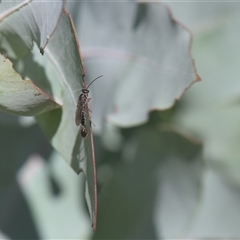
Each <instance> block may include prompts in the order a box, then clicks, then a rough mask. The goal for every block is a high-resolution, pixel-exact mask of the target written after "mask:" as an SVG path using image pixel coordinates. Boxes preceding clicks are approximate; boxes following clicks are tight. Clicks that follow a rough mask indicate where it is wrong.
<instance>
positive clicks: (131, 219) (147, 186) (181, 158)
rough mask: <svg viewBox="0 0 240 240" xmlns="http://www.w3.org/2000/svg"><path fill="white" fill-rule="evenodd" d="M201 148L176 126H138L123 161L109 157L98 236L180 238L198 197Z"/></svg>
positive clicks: (201, 173)
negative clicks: (109, 179)
mask: <svg viewBox="0 0 240 240" xmlns="http://www.w3.org/2000/svg"><path fill="white" fill-rule="evenodd" d="M201 152H202V146H201V143H200V142H199V141H198V140H196V139H194V138H192V137H189V136H187V135H183V134H182V133H181V132H179V131H178V130H176V129H175V128H172V127H169V126H167V127H166V126H161V127H159V128H151V127H145V128H144V127H142V128H141V129H138V131H136V134H133V135H131V137H130V138H129V139H128V140H127V141H126V140H125V144H124V147H123V151H122V157H121V161H117V162H116V161H114V159H109V162H110V163H111V164H109V167H108V174H109V172H112V173H111V174H110V175H111V176H112V177H111V181H109V182H108V183H107V184H105V185H103V186H102V194H100V196H99V221H98V228H97V231H96V233H95V235H94V239H161V238H162V237H163V236H164V237H166V238H173V237H176V234H178V233H179V232H180V231H182V230H183V229H184V227H185V226H186V224H187V221H188V219H189V217H191V214H192V213H193V211H194V210H195V208H196V206H197V204H198V201H199V197H200V193H201V180H202V175H203V162H202V159H201ZM105 169H106V168H105ZM105 171H106V170H105ZM106 175H107V172H106Z"/></svg>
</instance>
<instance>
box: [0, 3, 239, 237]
mask: <svg viewBox="0 0 240 240" xmlns="http://www.w3.org/2000/svg"><path fill="white" fill-rule="evenodd" d="M101 4H102V3H101ZM106 4H107V3H105V5H104V6H105V10H101V9H100V7H95V9H94V8H93V9H94V11H93V12H92V13H91V14H90V16H91V18H90V20H89V22H90V23H89V24H90V25H88V24H87V23H88V22H87V21H85V20H86V17H88V16H89V15H88V14H89V12H88V11H90V10H89V9H86V8H85V7H86V6H83V4H82V3H80V2H72V3H69V4H68V5H67V7H68V9H69V11H70V13H71V14H72V16H73V19H74V23H75V25H76V29H77V32H78V37H79V40H80V47H81V49H82V52H83V59H84V63H85V65H86V72H87V76H88V78H89V79H93V78H94V77H96V76H97V74H98V75H101V74H103V75H104V79H103V80H102V82H101V80H99V82H98V83H97V82H96V84H94V85H92V89H91V94H92V95H91V97H92V107H91V110H92V111H93V123H94V124H95V125H96V127H94V128H93V131H94V132H95V154H96V160H97V175H98V198H99V200H98V225H97V231H96V232H95V233H92V230H91V226H90V219H89V213H88V209H87V204H86V202H85V199H84V194H85V190H84V186H85V185H84V176H83V174H80V175H79V176H78V175H76V173H75V172H74V171H72V169H71V168H70V167H69V166H68V165H67V164H66V163H65V162H64V160H63V159H62V157H61V156H60V155H59V154H58V153H57V152H55V151H54V150H53V149H52V147H51V145H50V144H49V143H48V141H47V140H46V139H45V137H44V136H43V134H42V132H41V130H40V129H39V127H38V125H37V124H36V123H35V120H34V119H33V118H31V117H14V116H11V115H7V114H6V113H3V112H1V113H0V141H1V142H0V213H1V214H0V231H1V233H0V238H2V239H91V238H92V239H160V238H205V237H206V238H213V237H221V238H230V237H231V238H233V237H235V238H237V237H239V236H240V230H239V226H238V225H239V224H238V223H239V222H240V219H239V218H240V212H239V211H240V210H239V209H240V192H239V171H240V168H239V167H240V164H239V156H240V152H239V147H238V145H239V139H240V137H239V134H240V132H239V131H238V129H239V128H238V119H239V116H240V115H239V114H240V111H239V107H238V103H239V90H240V87H239V84H238V82H239V81H238V78H239V74H240V73H239V63H238V61H239V59H240V50H239V49H240V48H239V47H238V45H239V42H240V41H239V40H240V39H239V38H240V36H239V34H238V29H239V19H238V18H239V3H227V2H221V3H214V2H212V3H206V2H199V1H198V2H191V3H190V2H189V3H182V2H181V3H177V2H176V3H169V6H170V8H171V10H172V12H173V15H174V17H175V18H176V19H178V20H179V21H180V22H182V23H183V24H185V25H186V26H187V27H188V28H189V29H190V30H191V31H192V33H193V35H194V41H193V51H192V55H193V57H194V59H195V64H196V66H197V70H198V73H199V75H200V76H201V78H202V81H201V82H197V83H195V84H193V85H192V86H191V87H190V88H189V89H188V90H187V92H186V93H185V94H184V96H183V97H182V98H181V100H180V101H179V102H177V103H176V104H175V105H174V106H173V107H171V104H172V103H173V102H171V101H173V100H175V99H176V98H177V97H179V94H180V93H182V92H183V90H184V86H185V87H188V86H189V85H190V84H191V83H192V82H191V81H193V80H194V79H191V81H190V82H188V83H186V84H185V85H180V84H178V82H176V85H174V84H175V82H174V81H173V82H172V83H171V85H172V86H176V89H179V91H180V92H178V93H176V94H175V93H174V94H175V95H174V94H172V95H174V96H175V98H174V99H173V100H168V101H166V102H167V103H163V99H166V98H163V97H162V99H161V98H159V99H157V100H158V101H157V102H158V103H159V105H160V107H159V108H160V109H162V111H157V110H154V111H153V110H152V109H153V106H151V105H142V104H139V101H138V100H139V99H140V103H141V100H143V103H145V102H149V96H148V91H149V92H150V93H151V94H152V93H153V92H154V93H155V94H156V95H157V96H158V95H161V94H162V95H164V92H167V90H166V89H167V88H164V89H163V90H160V87H161V84H163V85H164V84H166V83H165V82H166V77H167V76H168V75H167V76H160V77H162V78H161V79H160V80H159V79H158V82H160V83H161V84H160V85H157V83H158V82H157V81H156V82H157V83H154V84H153V86H152V88H151V86H150V87H149V82H150V81H149V78H150V76H149V78H147V76H148V75H147V74H146V73H147V71H146V72H145V74H144V77H143V78H140V77H139V76H138V75H137V74H136V73H137V72H140V73H139V74H141V73H143V72H141V71H142V70H141V69H140V68H136V69H135V70H134V71H133V72H134V73H135V74H136V75H133V76H134V77H133V76H131V74H129V72H130V73H131V71H129V72H128V74H126V68H128V67H129V65H127V67H126V66H121V67H119V65H116V63H115V62H114V61H109V59H107V60H106V59H105V60H104V59H103V58H104V57H103V56H101V57H99V59H98V58H96V57H91V54H92V53H91V51H89V49H88V44H89V45H90V46H91V44H93V45H94V44H95V42H100V43H101V42H104V41H106V44H109V45H108V47H110V48H111V47H113V48H115V47H116V46H115V45H114V44H113V45H110V43H109V42H107V41H108V40H107V39H108V38H113V40H114V34H116V39H118V38H119V35H118V34H119V32H118V31H117V32H113V33H112V35H113V37H112V35H111V36H109V31H112V29H110V30H109V25H107V24H104V22H101V21H100V20H99V18H98V17H97V16H98V15H102V14H103V12H104V11H110V10H111V7H109V9H108V7H106V6H110V5H106ZM112 4H118V3H112ZM102 6H103V4H102ZM0 8H1V5H0ZM147 9H148V7H147V5H141V7H140V8H139V10H138V11H137V12H136V15H135V16H132V17H133V19H135V21H134V24H133V27H134V28H133V29H136V28H137V27H138V26H140V24H142V22H144V21H150V20H151V21H152V22H151V21H150V23H151V24H153V23H154V22H156V23H158V24H159V20H156V19H154V17H155V15H154V14H153V15H151V16H150V18H149V19H148V17H149V15H147V11H150V10H147ZM156 9H157V8H156ZM96 11H98V12H96ZM159 11H160V10H159ZM114 14H115V15H116V14H118V15H119V18H120V19H121V9H119V12H117V11H116V12H114ZM161 14H163V15H164V14H165V12H164V11H163V12H161ZM94 16H96V19H95V21H94ZM116 18H117V15H116ZM98 21H99V24H100V25H97V26H95V27H94V28H90V27H89V26H92V27H93V26H94V22H98ZM113 22H114V19H113ZM167 23H168V21H167ZM0 24H1V23H0ZM86 25H87V26H86ZM84 27H86V28H84ZM171 27H172V25H171V24H170V25H169V27H167V28H166V29H165V31H166V32H165V35H168V32H167V31H168V30H170V29H171ZM174 27H175V25H174ZM85 29H87V30H85ZM119 31H120V30H119ZM133 31H134V30H133ZM120 33H121V31H120ZM182 35H184V34H183V33H182ZM182 35H181V36H182ZM103 36H105V38H104V37H103ZM126 36H128V37H129V35H126ZM126 36H122V38H123V40H122V41H120V43H122V42H124V40H125V38H126ZM184 36H185V35H184ZM160 37H161V36H160ZM162 37H163V36H162ZM129 38H130V37H129ZM148 38H150V39H151V35H150V37H149V35H148ZM159 39H160V38H157V40H159ZM166 39H167V38H166ZM184 39H186V38H185V37H184ZM137 40H138V39H137V38H136V39H135V40H134V42H133V44H132V45H131V46H129V45H123V46H122V45H121V44H120V45H121V46H120V45H119V49H122V48H123V49H124V47H125V50H129V52H131V51H133V50H136V49H138V48H137V47H138V46H137V45H138V41H137ZM144 40H145V41H147V39H144ZM167 40H168V41H170V40H169V39H167ZM188 40H189V39H186V42H187V46H189V44H190V43H189V42H188ZM116 41H117V40H116ZM116 41H114V42H115V44H116ZM159 41H160V40H159ZM143 42H144V41H143ZM153 43H154V44H156V42H155V41H154V40H153ZM177 43H178V40H177V41H176V44H177ZM154 44H150V45H148V44H146V48H148V47H149V46H150V47H149V49H153V50H151V51H155V49H158V46H157V45H154ZM126 46H127V47H126ZM160 46H161V44H160ZM140 47H141V45H140ZM128 48H129V49H128ZM116 49H118V48H116ZM149 49H148V50H149ZM90 50H91V49H90ZM151 51H150V52H151ZM176 51H177V48H176V49H168V48H166V53H165V55H164V56H165V57H166V58H167V57H168V54H169V53H171V54H172V56H173V58H175V59H176V62H174V63H173V66H172V65H169V62H164V61H163V63H165V64H167V66H170V73H171V69H172V71H173V69H175V67H176V65H177V63H178V62H180V61H182V62H183V67H182V65H180V68H181V67H182V68H183V70H184V69H185V67H186V68H187V66H188V64H187V58H186V56H184V57H183V58H182V59H183V60H181V58H180V57H181V52H176ZM136 52H137V50H136ZM147 53H148V51H147ZM174 53H175V54H176V55H174ZM89 54H90V55H89ZM116 54H118V53H116ZM149 54H150V53H149ZM153 55H154V54H153ZM177 56H178V57H177ZM107 57H108V56H106V58H107ZM120 57H121V56H120ZM29 58H30V57H29ZM150 58H151V56H150ZM164 59H165V58H164ZM28 61H29V62H28V64H26V66H28V67H29V66H31V65H30V64H31V59H28ZM115 61H116V60H115ZM166 61H167V60H166ZM112 62H114V63H112ZM170 62H171V61H170ZM184 63H186V64H185V65H186V66H185V65H184ZM121 64H122V63H121ZM130 65H131V61H130ZM34 66H36V65H34ZM15 68H16V69H17V66H15ZM176 68H177V67H176ZM36 69H38V70H39V69H40V70H41V71H42V68H36ZM25 70H26V68H25ZM185 70H186V69H185ZM19 71H20V70H19ZM28 72H29V71H28ZM46 72H47V71H46ZM46 72H44V71H43V73H39V71H38V73H39V75H41V74H46V75H48V74H47V73H46ZM154 74H156V73H153V76H154ZM171 74H173V76H174V78H173V79H176V76H175V75H174V73H171ZM171 74H170V75H171ZM125 75H126V76H125ZM114 76H115V78H114ZM124 76H125V77H126V78H124ZM182 76H183V77H182ZM189 76H193V75H190V74H189V75H187V77H188V79H190V78H191V77H189ZM138 77H139V82H143V83H144V81H145V85H143V86H145V88H144V89H143V90H144V91H143V93H146V95H145V94H142V95H139V94H138V93H139V92H138V89H137V87H136V85H135V83H134V79H137V78H138ZM181 77H182V79H184V74H183V75H181V76H179V79H180V78H181ZM46 78H47V76H46ZM121 78H124V79H127V80H128V81H127V87H129V88H130V89H128V88H127V87H125V86H123V85H119V86H120V87H119V88H118V89H121V91H120V93H119V92H114V93H112V95H109V94H106V93H108V92H109V91H110V92H111V90H114V89H115V88H114V87H113V86H112V85H110V86H109V81H110V80H111V81H112V84H113V85H114V84H115V85H117V84H119V82H120V80H121ZM119 79H120V80H119ZM129 79H130V80H131V79H133V83H132V82H131V81H130V80H129ZM169 79H171V78H169ZM35 82H37V81H36V80H35ZM179 82H181V81H180V80H179ZM36 84H37V83H36ZM42 84H43V83H42ZM139 85H140V84H139ZM108 86H109V89H108V88H107V87H108ZM164 86H165V85H164ZM42 88H43V89H49V86H45V87H44V86H42ZM153 88H155V89H153ZM126 90H129V91H130V93H131V94H130V95H125V94H127V93H128V92H127V91H126ZM153 90H156V92H155V91H153ZM161 91H162V92H161ZM59 92H61V91H59ZM140 92H141V91H140ZM176 92H177V91H176ZM121 94H122V95H121ZM104 95H105V99H104V98H103V97H104ZM113 95H115V96H116V95H118V98H119V99H120V100H118V99H117V100H116V98H114V97H113ZM136 95H137V96H136ZM162 95H161V96H162ZM177 95H178V96H177ZM180 95H181V94H180ZM146 96H148V97H146ZM154 96H155V95H152V98H154ZM164 96H166V95H164ZM106 97H107V98H106ZM150 97H151V96H150ZM122 98H124V99H125V98H126V101H127V103H128V101H131V103H132V102H133V103H132V104H133V108H132V111H131V112H130V113H129V114H130V116H131V118H130V119H127V118H126V117H125V116H126V115H129V114H128V112H126V113H124V111H123V112H122V114H123V115H114V114H112V113H113V112H110V110H109V109H111V106H110V105H111V104H112V102H115V103H116V104H117V105H118V106H120V107H122V106H124V104H125V102H124V101H121V99H122ZM102 99H104V101H102ZM146 99H147V100H148V101H147V100H146ZM102 102H104V104H102ZM150 102H151V101H150ZM101 104H102V105H101ZM121 104H123V105H121ZM161 104H163V106H161ZM164 104H165V105H164ZM129 105H131V104H130V103H129ZM138 105H140V106H138ZM159 105H158V106H159ZM105 106H107V107H105ZM109 106H110V107H109ZM170 107H171V108H170ZM139 108H140V110H139ZM156 108H157V107H156ZM167 108H168V109H167ZM99 109H100V110H99ZM142 109H145V110H146V112H147V113H148V112H149V115H148V116H145V115H147V114H146V113H144V114H145V115H144V114H143V113H142V112H141V111H142ZM150 109H151V110H152V111H151V112H150ZM164 109H166V110H164ZM123 110H124V108H123ZM147 110H148V111H147ZM60 111H61V110H59V109H56V110H53V111H51V114H52V115H51V116H52V119H51V122H53V120H55V119H56V120H59V119H60V118H61V117H60V116H61V113H60ZM98 112H100V113H98ZM120 112H121V111H120ZM94 114H95V115H94ZM124 114H126V115H124ZM49 116H50V115H49ZM49 116H48V117H49ZM49 119H50V118H49ZM126 119H127V120H126ZM105 120H108V121H105ZM49 121H50V120H49ZM59 121H60V120H59ZM69 121H70V122H73V124H74V119H69ZM55 125H56V123H55ZM50 126H51V127H52V126H53V125H50ZM53 128H54V127H52V128H50V127H49V129H48V130H47V133H49V132H51V131H53ZM55 128H56V126H55ZM55 128H54V129H55ZM239 130H240V129H239ZM45 133H46V128H45ZM52 135H53V134H52V133H50V136H52Z"/></svg>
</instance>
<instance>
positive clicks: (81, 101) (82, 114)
mask: <svg viewBox="0 0 240 240" xmlns="http://www.w3.org/2000/svg"><path fill="white" fill-rule="evenodd" d="M100 77H102V75H101V76H99V77H97V78H95V79H94V80H92V81H91V82H90V83H89V85H88V86H87V87H86V88H83V89H82V90H81V94H80V95H79V97H78V104H77V110H76V114H75V123H76V125H77V126H79V125H81V136H82V137H83V138H86V137H87V135H88V131H87V117H88V114H87V104H88V102H89V101H90V100H91V98H88V94H89V90H88V88H89V87H90V85H91V84H92V83H93V82H95V81H96V80H97V79H98V78H100ZM88 118H89V117H88ZM89 120H90V119H89ZM90 123H91V120H90Z"/></svg>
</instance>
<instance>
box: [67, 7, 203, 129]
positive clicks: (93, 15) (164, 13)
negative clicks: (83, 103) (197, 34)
mask: <svg viewBox="0 0 240 240" xmlns="http://www.w3.org/2000/svg"><path fill="white" fill-rule="evenodd" d="M68 5H69V7H70V8H74V10H73V13H74V11H80V12H81V15H77V16H76V28H77V31H78V36H79V39H80V43H81V47H82V53H83V58H84V61H85V65H86V70H87V73H88V75H87V77H88V79H89V81H90V80H91V79H93V78H95V77H96V76H99V75H103V76H104V77H103V78H102V79H100V80H98V81H97V82H96V83H94V84H93V85H92V86H91V87H90V89H91V93H92V99H93V101H92V106H91V110H92V112H93V122H94V124H95V125H96V128H94V130H95V131H96V132H100V131H101V126H102V124H103V122H104V120H105V119H107V120H108V121H111V122H112V123H113V124H117V125H119V126H123V127H128V126H133V125H137V124H142V123H143V122H146V121H147V118H148V113H149V111H151V110H153V109H160V110H164V109H167V108H170V107H171V106H172V105H173V104H174V103H175V101H176V99H179V98H180V97H181V96H182V94H183V93H184V92H185V90H186V89H187V88H188V87H189V86H190V85H191V84H192V83H193V82H195V81H196V80H199V77H198V76H197V75H196V70H195V67H194V64H193V60H192V59H191V55H190V51H191V40H192V39H191V34H190V32H189V31H188V30H187V29H186V28H184V27H183V26H182V25H181V24H179V23H178V22H177V21H176V20H175V19H173V17H172V15H171V13H170V12H169V10H168V9H167V8H166V7H165V6H163V5H161V4H156V3H136V2H124V3H123V2H121V3H117V4H116V3H109V2H108V3H104V2H101V3H98V2H91V3H90V2H81V4H79V5H78V3H70V2H69V3H68ZM139 8H140V9H139ZM141 9H144V10H143V11H142V10H141ZM139 11H142V13H139ZM138 19H141V20H138ZM136 21H137V22H136ZM138 22H139V23H138Z"/></svg>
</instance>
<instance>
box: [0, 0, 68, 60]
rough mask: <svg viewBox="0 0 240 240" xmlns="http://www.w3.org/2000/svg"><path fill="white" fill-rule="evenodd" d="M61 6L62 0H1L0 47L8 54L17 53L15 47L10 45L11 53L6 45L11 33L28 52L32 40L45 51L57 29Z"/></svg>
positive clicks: (10, 40)
mask: <svg viewBox="0 0 240 240" xmlns="http://www.w3.org/2000/svg"><path fill="white" fill-rule="evenodd" d="M63 5H64V0H61V1H57V2H56V1H50V0H45V1H37V0H25V1H18V0H12V1H8V0H4V1H2V2H1V5H0V33H1V38H2V43H1V45H2V47H3V48H4V49H5V50H7V51H8V52H9V53H8V54H9V55H10V53H12V54H13V52H14V51H19V50H17V47H16V45H14V44H12V46H11V47H12V50H13V52H11V51H10V49H8V48H9V43H11V42H12V39H11V35H10V36H9V33H10V34H14V35H16V36H17V37H18V38H20V39H21V40H22V42H21V45H25V47H26V48H27V49H31V48H32V44H33V41H35V42H36V43H37V44H38V46H39V47H40V48H42V49H44V48H45V46H46V45H47V43H48V41H49V39H50V37H51V35H52V34H53V32H54V30H55V28H56V26H57V23H58V21H59V18H60V15H61V13H62V9H63ZM16 23H18V24H16ZM4 43H6V45H5V44H4ZM19 44H20V43H19ZM10 45H11V44H10ZM12 57H14V56H12Z"/></svg>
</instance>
